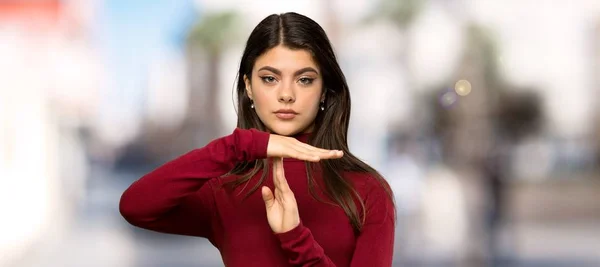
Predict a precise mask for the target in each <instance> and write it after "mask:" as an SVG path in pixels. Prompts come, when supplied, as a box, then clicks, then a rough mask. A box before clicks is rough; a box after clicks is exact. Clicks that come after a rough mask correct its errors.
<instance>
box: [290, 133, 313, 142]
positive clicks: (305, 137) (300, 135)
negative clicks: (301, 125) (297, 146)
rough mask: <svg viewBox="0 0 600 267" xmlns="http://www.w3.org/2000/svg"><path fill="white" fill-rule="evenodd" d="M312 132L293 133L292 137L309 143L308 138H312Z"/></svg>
mask: <svg viewBox="0 0 600 267" xmlns="http://www.w3.org/2000/svg"><path fill="white" fill-rule="evenodd" d="M311 134H312V133H297V134H295V135H292V136H291V137H293V138H296V140H298V141H300V142H302V143H308V138H310V135H311Z"/></svg>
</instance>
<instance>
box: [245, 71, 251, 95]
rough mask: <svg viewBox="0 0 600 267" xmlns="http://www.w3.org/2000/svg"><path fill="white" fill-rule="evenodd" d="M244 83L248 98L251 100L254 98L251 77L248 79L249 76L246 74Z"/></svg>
mask: <svg viewBox="0 0 600 267" xmlns="http://www.w3.org/2000/svg"><path fill="white" fill-rule="evenodd" d="M244 84H245V85H246V94H247V95H248V98H250V100H253V99H252V86H251V84H250V79H248V76H246V74H244Z"/></svg>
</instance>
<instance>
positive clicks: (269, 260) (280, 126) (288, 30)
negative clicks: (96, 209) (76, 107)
mask: <svg viewBox="0 0 600 267" xmlns="http://www.w3.org/2000/svg"><path fill="white" fill-rule="evenodd" d="M238 75H239V76H238V84H237V100H238V122H237V128H236V129H235V130H234V131H233V133H232V134H230V135H228V136H225V137H221V138H219V139H216V140H214V141H212V142H210V143H209V144H208V145H206V146H205V147H203V148H200V149H195V150H192V151H190V152H189V153H187V154H185V155H182V156H181V157H179V158H177V159H174V160H173V161H170V162H168V163H166V164H165V165H163V166H161V167H159V168H157V169H156V170H154V171H152V172H150V173H148V174H146V175H145V176H143V177H142V178H141V179H139V180H138V181H136V182H134V183H133V184H132V185H131V186H130V187H129V188H128V189H127V190H126V191H125V193H124V194H123V196H122V197H121V202H120V211H121V214H122V215H123V217H124V218H125V219H126V220H127V221H128V222H129V223H131V224H132V225H135V226H138V227H141V228H145V229H149V230H153V231H158V232H163V233H171V234H180V235H191V236H199V237H204V238H207V239H208V240H210V242H211V243H212V244H213V245H215V246H216V247H217V248H218V249H219V251H220V253H221V256H222V258H223V261H224V263H225V265H226V266H230V267H238V266H244V267H247V266H261V267H263V266H360V267H363V266H370V267H379V266H391V264H392V255H393V246H394V226H395V208H394V203H393V196H392V192H391V190H390V188H389V186H388V184H387V183H386V182H385V180H384V179H383V178H382V177H381V175H379V174H378V173H377V171H375V170H374V169H373V168H371V167H369V166H368V165H367V164H365V163H364V162H362V161H360V160H359V159H357V158H356V157H355V156H354V155H352V154H351V153H350V151H348V144H347V132H348V123H349V118H350V94H349V90H348V85H347V84H346V80H345V78H344V75H343V73H342V71H341V69H340V67H339V65H338V63H337V60H336V57H335V55H334V52H333V49H332V47H331V44H330V43H329V40H328V38H327V36H326V34H325V32H324V31H323V29H322V28H321V27H320V26H319V25H318V24H317V23H316V22H314V21H313V20H311V19H309V18H307V17H305V16H302V15H299V14H296V13H285V14H281V15H271V16H268V17H267V18H265V19H264V20H263V21H261V22H260V23H259V24H258V26H256V28H255V29H254V30H253V31H252V33H251V34H250V37H249V39H248V42H247V44H246V49H245V50H244V54H243V56H242V60H241V64H240V69H239V73H238Z"/></svg>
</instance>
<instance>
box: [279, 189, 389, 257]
mask: <svg viewBox="0 0 600 267" xmlns="http://www.w3.org/2000/svg"><path fill="white" fill-rule="evenodd" d="M365 208H366V210H367V218H366V220H365V224H364V225H363V228H362V230H361V232H360V234H359V236H358V238H357V241H356V248H355V249H354V254H353V256H352V263H351V266H356V267H358V266H370V267H389V266H392V257H393V253H394V231H395V223H394V221H395V219H394V205H393V203H392V201H391V200H390V199H389V197H388V196H387V193H386V192H385V191H384V190H383V188H382V187H381V186H374V188H373V189H372V190H371V191H370V192H369V193H368V194H367V195H366V197H365ZM277 236H278V238H279V240H280V242H281V246H282V248H283V249H284V251H285V252H286V254H287V256H288V257H289V262H290V263H291V264H294V265H299V266H320V267H334V266H335V264H334V263H333V262H332V261H331V260H330V259H329V258H328V257H327V255H325V252H324V251H323V248H322V247H321V246H320V245H319V244H318V243H317V242H316V241H315V239H314V238H313V235H312V233H311V232H310V230H309V229H308V228H307V227H305V226H303V225H302V223H300V224H299V225H298V226H297V227H296V228H294V229H292V230H291V231H289V232H286V233H283V234H278V235H277Z"/></svg>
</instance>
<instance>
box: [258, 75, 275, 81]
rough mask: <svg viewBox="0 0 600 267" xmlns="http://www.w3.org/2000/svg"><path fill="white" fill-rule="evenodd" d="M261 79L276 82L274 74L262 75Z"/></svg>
mask: <svg viewBox="0 0 600 267" xmlns="http://www.w3.org/2000/svg"><path fill="white" fill-rule="evenodd" d="M260 79H261V80H262V81H263V82H264V83H274V82H275V77H273V76H262V77H260Z"/></svg>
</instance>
